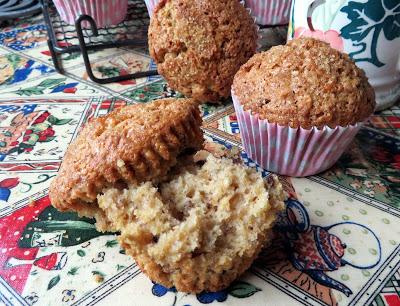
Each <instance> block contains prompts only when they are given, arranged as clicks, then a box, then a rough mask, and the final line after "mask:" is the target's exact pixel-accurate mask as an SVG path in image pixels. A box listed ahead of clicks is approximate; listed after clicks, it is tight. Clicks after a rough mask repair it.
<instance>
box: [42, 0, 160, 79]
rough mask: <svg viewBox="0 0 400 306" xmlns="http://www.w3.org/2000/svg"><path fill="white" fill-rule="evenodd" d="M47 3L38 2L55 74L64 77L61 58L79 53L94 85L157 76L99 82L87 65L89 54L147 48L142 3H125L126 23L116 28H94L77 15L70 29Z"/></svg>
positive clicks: (150, 73) (140, 0)
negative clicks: (121, 48) (46, 32)
mask: <svg viewBox="0 0 400 306" xmlns="http://www.w3.org/2000/svg"><path fill="white" fill-rule="evenodd" d="M50 2H51V0H40V3H41V6H42V10H43V15H44V19H45V22H46V25H47V31H48V36H49V39H48V41H47V43H48V46H49V50H50V54H51V57H52V59H53V63H54V67H55V68H56V70H57V71H58V72H60V73H64V69H63V67H62V57H61V55H62V54H64V53H73V52H80V53H81V54H82V57H83V62H84V64H85V68H86V72H87V74H88V76H89V78H90V79H91V80H92V81H93V82H96V83H100V84H108V83H112V82H120V81H125V80H130V79H136V78H142V77H147V76H153V75H157V74H158V73H157V71H156V70H150V71H140V72H136V73H133V74H126V75H120V76H113V77H109V78H98V77H96V76H95V75H94V73H93V70H92V65H91V63H90V58H89V52H94V51H97V50H103V49H108V48H118V47H133V48H147V29H148V26H149V16H148V13H147V9H146V5H145V3H144V1H143V0H130V1H128V13H127V16H126V18H125V20H124V21H123V22H121V23H120V24H118V25H113V26H108V27H103V28H97V26H96V22H95V21H94V20H93V18H92V17H90V16H88V15H80V16H79V17H78V18H77V19H76V21H75V24H74V25H69V24H67V23H65V22H64V21H63V20H61V17H60V15H59V14H58V13H57V10H56V9H55V8H54V7H53V5H52V4H51V3H50ZM86 26H89V27H86Z"/></svg>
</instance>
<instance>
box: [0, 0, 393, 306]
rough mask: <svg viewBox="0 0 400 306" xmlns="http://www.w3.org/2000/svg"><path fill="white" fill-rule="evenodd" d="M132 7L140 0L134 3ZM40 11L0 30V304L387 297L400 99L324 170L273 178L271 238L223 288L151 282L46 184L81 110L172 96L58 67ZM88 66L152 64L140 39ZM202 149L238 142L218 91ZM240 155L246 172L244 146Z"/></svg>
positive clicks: (120, 68)
mask: <svg viewBox="0 0 400 306" xmlns="http://www.w3.org/2000/svg"><path fill="white" fill-rule="evenodd" d="M138 5H143V6H144V3H141V2H140V1H138ZM45 41H46V32H45V26H44V24H43V20H42V19H41V18H40V16H39V17H35V18H30V19H25V20H17V21H16V22H15V24H13V25H12V26H10V27H7V28H2V32H1V34H0V300H1V301H2V303H4V304H6V305H94V304H100V305H111V304H112V305H176V306H184V305H186V306H188V305H190V306H194V305H202V304H212V305H249V306H250V305H251V306H253V305H254V306H255V305H301V304H305V305H370V304H372V305H379V306H381V305H389V306H398V305H400V286H399V282H400V270H399V269H400V138H399V136H398V135H399V131H400V126H399V125H398V124H397V123H399V122H400V114H399V108H398V107H396V106H395V107H393V108H392V109H390V110H387V111H385V112H383V113H381V114H377V115H376V116H374V117H373V118H372V119H371V120H370V122H369V123H368V124H367V126H366V127H364V128H363V129H362V130H361V132H360V133H359V134H358V136H357V138H356V140H355V141H354V143H353V144H352V145H351V147H350V148H349V149H348V150H347V152H346V153H345V154H344V155H343V157H342V158H341V159H340V161H339V162H338V163H337V164H336V165H335V166H334V167H333V168H331V169H330V170H328V171H326V172H325V173H323V174H321V175H318V176H313V177H308V178H302V179H299V178H287V177H286V178H285V177H282V178H281V179H282V182H283V183H284V185H285V190H286V192H287V193H288V196H289V198H288V200H287V201H286V211H285V212H284V213H283V214H282V215H281V216H280V217H279V221H278V223H277V225H276V230H275V234H276V235H275V236H276V238H275V240H274V242H273V244H272V246H270V247H268V248H267V249H265V250H264V251H263V252H262V253H261V254H260V256H259V258H258V259H257V261H256V262H255V263H254V265H253V266H252V267H251V269H250V270H249V271H248V272H246V273H245V274H244V275H243V276H242V277H241V278H240V279H239V280H237V281H236V282H234V283H233V284H232V285H231V286H230V287H229V288H227V289H226V290H223V291H220V292H215V293H207V292H203V293H201V294H197V295H189V294H185V293H181V292H177V291H176V290H175V289H174V288H165V287H163V286H161V285H159V284H156V283H153V282H151V281H150V280H149V279H148V278H147V277H146V276H145V275H144V274H143V273H141V272H140V270H139V268H138V267H137V266H136V264H135V262H134V261H133V259H131V258H130V257H128V256H126V255H125V252H124V250H123V249H121V248H120V246H119V244H118V243H117V240H116V235H115V234H113V233H99V232H97V231H96V230H95V226H94V220H92V219H88V218H79V217H78V216H77V215H76V214H74V213H60V212H58V211H57V210H56V209H54V208H53V207H52V206H51V205H50V204H51V203H50V201H49V198H48V195H47V193H48V187H49V184H50V182H51V180H52V179H53V178H54V176H55V175H56V173H57V170H58V169H59V166H60V163H61V161H62V158H63V155H64V153H65V150H66V148H67V146H68V144H69V143H70V142H71V141H72V140H73V139H74V138H75V137H76V135H77V134H78V133H79V131H80V129H81V128H82V126H83V125H84V124H85V122H87V120H89V119H90V118H92V117H97V116H102V115H104V114H106V113H108V112H109V111H111V110H113V109H115V108H118V107H121V106H124V105H130V104H134V103H146V102H148V101H151V100H153V99H156V98H160V97H170V96H180V94H179V93H176V92H174V91H173V90H171V89H170V88H169V87H168V86H167V84H166V83H165V82H164V81H163V80H162V79H161V78H159V77H151V78H146V79H139V80H132V81H125V82H120V83H116V84H109V85H104V86H100V85H98V84H94V83H92V82H90V81H89V80H88V78H87V76H86V75H85V72H84V70H83V69H82V61H81V58H80V56H77V55H66V56H64V66H65V67H68V70H67V71H68V73H67V74H66V75H60V74H58V73H57V72H56V71H55V69H54V67H53V66H52V63H51V61H50V60H49V59H50V58H49V52H48V50H47V47H46V44H45ZM93 58H94V59H93V60H94V61H95V65H94V66H95V71H96V73H97V74H98V75H99V76H111V75H118V74H126V73H129V72H131V71H137V70H145V69H148V68H149V67H151V66H154V65H153V64H152V62H151V59H150V58H149V56H148V54H146V53H144V52H143V51H140V50H136V51H135V50H124V49H115V50H106V51H100V52H97V53H96V54H94V55H93ZM201 110H202V113H203V116H204V131H205V134H206V137H207V147H208V149H210V150H214V151H218V150H236V151H238V152H242V146H241V143H240V131H239V127H238V124H237V120H236V116H235V113H234V110H233V107H232V103H231V101H230V100H227V101H223V102H222V103H221V104H220V105H209V104H206V105H204V106H202V107H201ZM241 157H242V159H243V160H244V162H245V163H247V164H248V165H249V166H251V167H256V168H257V169H258V170H259V171H260V172H261V173H262V174H263V175H264V176H268V173H266V172H265V171H262V169H259V168H258V167H257V166H256V165H255V164H254V163H253V162H252V161H251V160H249V159H248V158H247V156H246V154H245V153H244V152H242V153H241Z"/></svg>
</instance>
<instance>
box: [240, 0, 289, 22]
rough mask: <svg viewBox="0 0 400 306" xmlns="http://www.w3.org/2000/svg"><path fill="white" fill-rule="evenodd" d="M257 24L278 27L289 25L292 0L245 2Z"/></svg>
mask: <svg viewBox="0 0 400 306" xmlns="http://www.w3.org/2000/svg"><path fill="white" fill-rule="evenodd" d="M245 2H246V6H247V7H248V8H250V9H251V11H252V14H253V16H254V17H255V18H256V20H257V23H258V24H261V25H279V24H287V23H289V15H290V14H289V13H290V7H291V4H292V0H245Z"/></svg>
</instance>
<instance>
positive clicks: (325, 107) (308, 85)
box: [232, 38, 375, 129]
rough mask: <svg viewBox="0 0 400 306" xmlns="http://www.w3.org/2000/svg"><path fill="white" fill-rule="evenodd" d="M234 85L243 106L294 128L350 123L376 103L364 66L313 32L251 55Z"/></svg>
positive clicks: (359, 118)
mask: <svg viewBox="0 0 400 306" xmlns="http://www.w3.org/2000/svg"><path fill="white" fill-rule="evenodd" d="M232 89H233V92H234V94H235V96H236V97H237V98H238V100H239V101H240V103H241V104H242V105H243V107H244V109H245V110H250V111H251V112H252V114H258V116H259V118H260V119H266V120H267V121H268V122H271V123H278V124H280V125H289V126H290V127H292V128H297V127H299V126H300V127H302V128H306V129H309V128H311V127H314V126H315V127H318V128H321V127H323V126H329V127H331V128H334V127H336V126H346V125H352V124H355V123H357V122H361V121H364V120H365V119H366V118H367V117H368V116H369V115H371V114H372V112H373V111H374V109H375V95H374V91H373V89H372V87H371V85H370V84H369V83H368V79H367V78H366V76H365V73H364V71H363V70H362V69H360V68H358V67H357V66H356V65H355V63H354V62H353V61H352V60H351V59H350V58H349V56H348V55H347V54H344V53H341V52H339V51H337V50H335V49H333V48H331V47H330V46H329V44H327V43H325V42H322V41H319V40H316V39H312V38H299V39H295V40H292V41H290V42H289V43H287V44H286V45H284V46H276V47H273V48H271V49H270V50H269V51H267V52H263V53H259V54H256V55H254V56H253V57H252V58H251V59H250V60H249V61H248V62H247V63H246V64H244V65H243V66H242V67H241V68H240V70H239V71H238V73H237V74H236V75H235V79H234V82H233V88H232Z"/></svg>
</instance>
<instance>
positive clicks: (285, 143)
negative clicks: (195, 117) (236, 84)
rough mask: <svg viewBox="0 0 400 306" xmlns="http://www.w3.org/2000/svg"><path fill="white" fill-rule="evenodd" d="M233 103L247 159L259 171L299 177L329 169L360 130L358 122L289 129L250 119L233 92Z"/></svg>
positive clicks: (252, 116)
mask: <svg viewBox="0 0 400 306" xmlns="http://www.w3.org/2000/svg"><path fill="white" fill-rule="evenodd" d="M232 100H233V104H234V107H235V111H236V117H237V120H238V123H239V130H240V135H241V138H242V144H243V147H244V150H245V151H246V153H247V155H248V156H249V157H250V158H251V159H252V160H253V161H254V162H256V163H257V164H258V165H259V166H261V167H262V168H264V169H266V170H268V171H271V172H275V173H278V174H281V175H288V176H297V177H302V176H308V175H314V174H317V173H320V172H322V171H324V170H327V169H328V168H330V167H332V166H333V165H334V164H335V163H336V162H337V161H338V159H339V158H340V156H341V155H342V154H343V152H344V151H345V150H346V149H347V148H348V146H349V145H350V143H351V141H352V140H353V139H354V137H355V135H356V134H357V132H358V131H359V130H360V128H361V126H362V123H361V122H360V123H357V124H355V125H348V126H346V127H342V126H338V127H336V128H330V127H328V126H325V127H324V128H322V129H318V128H316V127H314V128H312V129H309V130H307V129H303V128H301V127H299V128H291V127H289V126H281V125H278V124H276V123H269V122H268V121H267V120H262V119H259V118H258V116H257V115H252V114H251V112H250V111H246V110H244V109H243V106H242V105H241V104H240V102H239V101H238V99H237V97H236V96H235V95H234V93H233V92H232Z"/></svg>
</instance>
